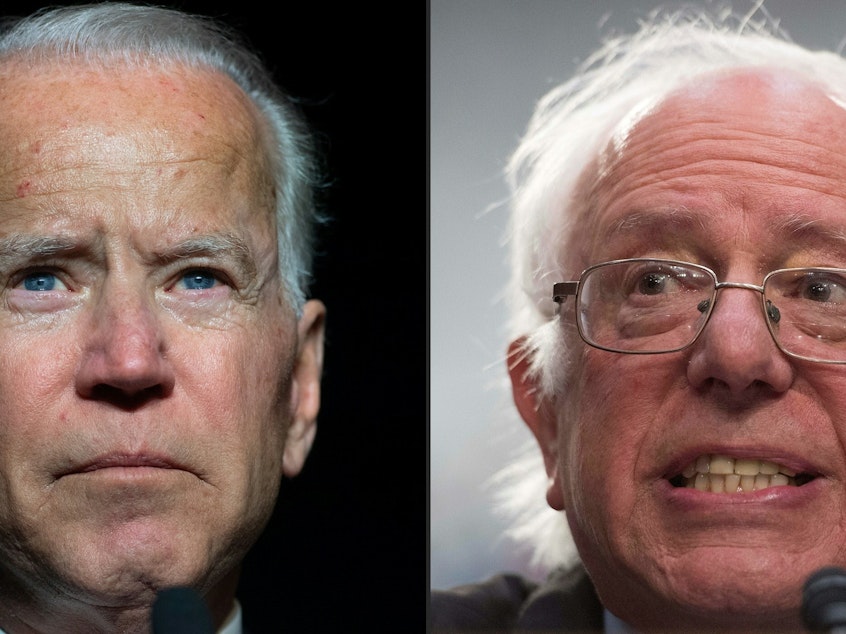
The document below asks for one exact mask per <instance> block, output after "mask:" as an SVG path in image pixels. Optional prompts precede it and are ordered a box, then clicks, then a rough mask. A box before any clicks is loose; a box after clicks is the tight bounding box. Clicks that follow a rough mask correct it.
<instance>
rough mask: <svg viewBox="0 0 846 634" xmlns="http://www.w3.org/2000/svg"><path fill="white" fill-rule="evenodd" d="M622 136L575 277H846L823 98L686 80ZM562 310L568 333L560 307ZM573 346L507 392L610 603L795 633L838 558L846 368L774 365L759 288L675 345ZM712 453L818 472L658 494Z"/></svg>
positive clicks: (665, 617) (721, 304)
mask: <svg viewBox="0 0 846 634" xmlns="http://www.w3.org/2000/svg"><path fill="white" fill-rule="evenodd" d="M618 141H619V142H620V144H619V145H617V146H616V147H617V148H619V149H613V147H614V146H613V144H612V145H611V146H609V148H611V149H609V150H608V151H607V155H606V157H605V158H606V160H607V164H608V165H609V166H610V167H609V169H608V171H607V172H606V173H603V174H601V175H600V176H599V178H598V179H596V185H595V188H594V189H593V191H592V193H591V194H590V195H591V200H592V202H593V208H594V209H595V210H596V216H595V217H594V218H592V219H591V221H590V222H589V223H587V224H586V225H585V226H588V227H590V230H589V231H588V232H586V233H582V234H580V235H578V236H576V239H575V240H574V241H573V243H572V246H573V247H574V248H577V249H578V251H575V250H574V251H571V253H577V255H576V256H573V257H571V259H570V262H569V265H570V266H572V273H571V274H572V275H573V276H574V278H575V276H577V275H578V273H579V271H580V270H582V269H583V268H584V267H586V266H587V265H589V264H593V263H596V262H602V261H606V260H611V259H615V258H627V257H640V256H644V257H660V258H672V259H679V260H685V261H689V262H697V263H700V264H704V265H706V266H709V267H711V268H712V269H714V270H715V271H716V273H717V275H718V277H719V279H721V280H729V281H734V282H746V283H752V284H760V283H761V280H762V279H763V277H764V275H765V274H766V273H767V272H769V271H771V270H773V269H777V268H786V267H795V266H834V267H846V248H844V247H846V243H844V235H846V233H844V229H846V179H844V174H846V152H844V149H846V112H844V110H843V109H842V108H841V107H840V106H838V105H837V104H836V103H834V102H833V101H832V100H831V99H829V98H828V97H827V96H826V95H825V94H824V93H823V92H821V91H820V90H819V89H818V88H816V87H814V86H810V85H808V84H806V83H804V82H803V81H801V80H797V79H795V78H792V77H790V76H787V75H780V74H778V73H777V72H774V73H768V72H765V71H755V72H752V71H745V72H744V71H734V72H732V73H726V74H724V75H716V76H712V77H709V78H706V79H697V81H696V82H695V83H694V84H692V85H691V86H690V87H688V88H685V89H682V90H680V91H679V92H677V93H675V94H673V95H671V96H670V97H668V98H667V99H666V100H664V101H663V102H662V103H661V104H659V105H657V106H656V107H655V108H654V109H653V110H652V111H651V112H649V113H648V114H647V115H645V116H644V117H643V118H642V119H640V120H639V121H638V122H637V123H636V125H634V126H633V127H632V128H630V129H628V130H622V131H620V137H619V139H618ZM624 219H625V220H627V222H626V223H625V224H624V226H621V221H622V220H624ZM574 278H571V279H574ZM840 292H843V289H840ZM562 314H563V317H562V319H564V320H567V321H568V322H570V323H571V324H572V322H573V318H574V315H573V307H572V300H570V302H569V303H568V304H565V305H564V306H563V308H562ZM571 331H572V329H570V328H567V327H566V326H564V325H562V333H565V334H562V336H568V337H571V336H572V332H571ZM521 345H522V344H521V342H520V341H517V342H514V344H513V345H512V348H511V352H512V358H513V359H514V360H517V359H518V358H519V355H518V354H517V352H518V350H519V348H520V346H521ZM570 345H572V346H576V347H577V349H578V350H579V352H577V353H576V354H575V362H574V365H573V368H572V371H571V372H569V373H568V375H567V376H568V377H569V379H568V381H567V384H566V385H560V386H557V388H558V389H557V390H556V394H555V395H549V396H547V397H540V398H537V397H536V393H535V392H534V391H533V390H534V388H537V387H538V385H535V384H534V382H533V380H531V379H527V378H526V370H527V368H528V365H527V362H526V361H522V362H518V363H515V364H514V365H513V370H512V380H513V385H514V396H515V401H516V403H517V405H518V408H519V409H520V412H521V414H522V416H523V418H524V419H525V420H526V422H527V424H528V425H529V427H530V428H531V429H532V431H533V432H534V434H535V436H536V437H537V439H538V442H539V444H540V446H541V449H542V451H543V453H544V458H545V463H546V465H547V472H548V475H549V489H548V493H547V500H548V502H549V504H550V505H551V506H552V507H554V508H556V509H564V510H566V514H567V519H568V522H569V524H570V527H571V530H572V533H573V535H574V538H575V540H576V543H577V546H578V548H579V551H580V554H581V556H582V558H583V560H584V563H585V565H586V567H587V569H588V571H589V572H590V574H591V576H592V577H593V579H594V581H595V583H596V586H597V588H598V590H599V592H600V595H601V598H602V600H603V602H604V604H605V605H606V606H607V607H608V608H609V609H610V610H611V611H612V612H614V613H615V614H616V615H617V616H619V617H620V618H622V619H624V620H625V621H627V622H629V623H630V624H632V625H634V626H635V627H636V628H638V629H640V630H642V631H677V630H678V628H679V627H684V628H685V629H684V631H719V632H725V631H730V630H732V629H736V630H738V631H745V632H749V631H755V630H760V631H770V632H772V631H779V630H797V631H798V630H800V629H801V622H800V600H801V592H802V585H803V583H804V581H805V579H806V578H807V577H808V576H809V575H810V574H811V573H812V572H813V571H815V570H816V569H817V568H819V567H822V566H825V565H841V566H843V565H846V552H844V551H846V452H844V439H846V366H839V365H824V364H818V363H811V362H807V361H799V360H795V359H792V358H790V357H787V356H786V355H784V354H783V353H782V352H780V351H779V350H778V348H777V347H776V345H775V344H774V342H773V340H772V337H771V336H770V334H769V332H768V330H767V327H766V323H765V320H764V316H763V311H762V307H761V299H760V295H759V294H758V293H756V292H752V291H749V290H745V289H736V288H730V289H724V290H721V291H719V295H718V298H717V301H716V305H715V308H714V312H713V314H712V316H711V320H710V322H709V324H708V326H707V327H706V329H705V331H704V333H703V334H702V335H701V337H700V338H699V339H698V340H697V342H696V343H695V344H694V345H693V346H691V347H690V348H688V349H686V350H684V351H681V352H676V353H671V354H662V355H644V356H636V355H624V354H615V353H610V352H603V351H600V350H596V349H593V348H589V347H588V346H586V345H584V344H583V343H581V341H580V340H579V339H578V337H577V336H576V337H574V338H573V339H572V340H570ZM709 453H720V454H727V455H730V456H736V457H754V458H759V459H766V460H771V461H774V462H778V463H782V464H785V465H789V466H791V467H792V468H793V469H795V470H797V471H801V472H807V473H812V474H814V475H815V476H816V477H815V478H814V479H813V480H812V481H811V482H809V483H808V484H805V485H803V486H792V487H787V486H779V487H773V488H770V489H766V490H763V491H755V492H751V493H743V494H719V493H711V492H701V491H695V490H692V489H680V488H675V487H673V486H672V485H671V484H670V482H669V478H670V477H672V476H673V475H674V474H677V473H678V472H679V471H681V469H682V467H683V466H684V465H685V464H687V463H689V462H690V461H691V460H693V459H694V458H696V457H697V456H699V455H702V454H709Z"/></svg>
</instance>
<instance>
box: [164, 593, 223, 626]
mask: <svg viewBox="0 0 846 634" xmlns="http://www.w3.org/2000/svg"><path fill="white" fill-rule="evenodd" d="M152 626H153V634H214V623H213V622H212V618H211V613H210V612H209V609H208V607H207V606H206V602H205V600H204V599H203V597H202V596H200V593H199V592H197V591H196V590H194V589H193V588H187V587H177V588H164V589H162V590H160V591H159V593H158V594H157V595H156V600H155V601H154V602H153V614H152Z"/></svg>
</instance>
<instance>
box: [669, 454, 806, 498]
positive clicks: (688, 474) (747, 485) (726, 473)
mask: <svg viewBox="0 0 846 634" xmlns="http://www.w3.org/2000/svg"><path fill="white" fill-rule="evenodd" d="M814 477H815V476H814V475H813V474H810V473H797V472H796V471H794V470H793V469H790V468H788V467H785V466H784V465H780V464H778V463H775V462H769V461H767V460H757V459H755V458H731V457H729V456H722V455H719V454H705V455H702V456H699V457H698V458H697V459H696V460H694V461H693V462H691V463H690V464H688V465H687V466H686V467H685V468H684V469H683V470H682V472H681V473H679V474H678V475H676V476H673V477H672V478H670V479H669V480H670V484H672V485H673V486H674V487H687V488H690V489H697V490H699V491H708V492H711V493H750V492H752V491H762V490H764V489H769V488H770V487H777V486H802V485H803V484H807V483H808V482H810V481H811V480H813V479H814Z"/></svg>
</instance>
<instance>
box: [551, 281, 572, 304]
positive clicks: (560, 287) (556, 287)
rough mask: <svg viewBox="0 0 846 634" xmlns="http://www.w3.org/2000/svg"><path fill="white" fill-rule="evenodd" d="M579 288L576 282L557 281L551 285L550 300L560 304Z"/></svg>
mask: <svg viewBox="0 0 846 634" xmlns="http://www.w3.org/2000/svg"><path fill="white" fill-rule="evenodd" d="M578 290H579V283H578V282H558V283H556V284H553V285H552V301H554V302H556V303H558V304H561V303H563V302H564V301H566V300H567V298H568V297H570V296H571V295H575V294H576V292H577V291H578Z"/></svg>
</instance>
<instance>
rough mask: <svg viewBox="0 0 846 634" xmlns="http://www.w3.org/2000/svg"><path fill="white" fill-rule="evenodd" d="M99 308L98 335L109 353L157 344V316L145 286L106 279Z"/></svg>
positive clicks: (97, 313) (149, 347)
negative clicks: (136, 286)
mask: <svg viewBox="0 0 846 634" xmlns="http://www.w3.org/2000/svg"><path fill="white" fill-rule="evenodd" d="M96 311H97V312H96V317H95V321H96V325H95V328H96V330H97V335H98V339H99V340H100V342H101V345H102V346H104V348H105V350H106V351H107V353H108V354H109V356H112V355H113V354H120V353H122V352H130V351H135V352H136V353H138V352H143V351H145V350H146V351H148V352H149V351H152V348H155V347H156V346H157V344H156V341H157V340H158V338H159V337H158V326H157V324H156V321H157V320H156V317H155V315H154V312H153V310H152V307H151V306H150V299H149V298H148V297H147V296H146V293H145V291H144V289H143V288H134V287H132V286H131V285H129V284H123V283H120V281H110V282H107V283H106V284H105V286H104V288H103V293H102V294H101V296H100V298H99V302H98V305H97V309H96Z"/></svg>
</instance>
